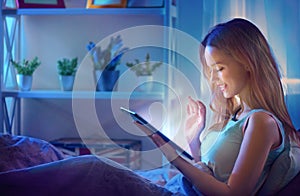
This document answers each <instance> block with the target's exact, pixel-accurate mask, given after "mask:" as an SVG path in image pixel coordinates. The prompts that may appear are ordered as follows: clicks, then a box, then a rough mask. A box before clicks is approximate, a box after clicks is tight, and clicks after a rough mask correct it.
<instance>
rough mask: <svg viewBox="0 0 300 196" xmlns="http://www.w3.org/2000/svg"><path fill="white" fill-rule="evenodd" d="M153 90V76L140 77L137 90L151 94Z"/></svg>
mask: <svg viewBox="0 0 300 196" xmlns="http://www.w3.org/2000/svg"><path fill="white" fill-rule="evenodd" d="M152 89H153V76H152V75H150V76H138V87H137V90H138V91H141V92H151V91H152Z"/></svg>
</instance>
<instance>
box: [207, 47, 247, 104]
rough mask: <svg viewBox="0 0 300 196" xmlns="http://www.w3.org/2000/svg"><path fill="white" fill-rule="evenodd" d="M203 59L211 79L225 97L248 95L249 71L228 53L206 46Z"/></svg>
mask: <svg viewBox="0 0 300 196" xmlns="http://www.w3.org/2000/svg"><path fill="white" fill-rule="evenodd" d="M205 60H206V63H207V65H208V67H209V68H210V70H211V80H212V82H214V83H216V85H217V86H218V88H219V89H220V91H222V93H223V96H224V97H225V98H232V97H234V96H235V95H239V96H240V97H241V98H242V97H245V96H248V92H249V91H248V90H247V89H248V83H249V72H248V71H247V70H246V69H245V68H244V66H243V65H241V64H240V63H239V62H237V61H236V60H235V59H233V57H231V56H230V55H228V54H226V53H224V52H222V51H221V50H219V49H217V48H215V47H211V46H207V47H206V48H205Z"/></svg>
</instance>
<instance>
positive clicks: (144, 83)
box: [126, 53, 162, 91]
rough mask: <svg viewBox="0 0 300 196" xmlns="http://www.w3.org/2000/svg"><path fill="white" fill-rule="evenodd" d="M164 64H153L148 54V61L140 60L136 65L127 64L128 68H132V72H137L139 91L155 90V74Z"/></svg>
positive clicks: (136, 61) (136, 60)
mask: <svg viewBox="0 0 300 196" xmlns="http://www.w3.org/2000/svg"><path fill="white" fill-rule="evenodd" d="M161 64H162V62H153V63H152V62H151V61H150V54H149V53H147V55H146V61H145V62H140V60H138V59H135V62H134V63H129V62H127V63H126V66H127V67H129V68H130V70H131V71H133V72H135V74H136V76H137V77H138V84H139V87H138V90H139V91H151V90H152V88H153V72H154V71H155V70H156V68H158V67H160V66H161Z"/></svg>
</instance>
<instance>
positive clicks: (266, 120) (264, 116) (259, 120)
mask: <svg viewBox="0 0 300 196" xmlns="http://www.w3.org/2000/svg"><path fill="white" fill-rule="evenodd" d="M249 123H250V124H252V125H255V126H259V127H265V128H275V129H276V128H277V127H278V125H277V122H276V120H275V119H274V117H273V116H271V115H270V114H268V113H266V112H263V111H261V112H255V113H253V114H251V115H250V116H249Z"/></svg>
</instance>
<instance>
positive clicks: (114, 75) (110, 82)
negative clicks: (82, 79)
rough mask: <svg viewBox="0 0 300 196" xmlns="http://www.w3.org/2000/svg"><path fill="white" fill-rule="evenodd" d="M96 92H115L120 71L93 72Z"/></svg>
mask: <svg viewBox="0 0 300 196" xmlns="http://www.w3.org/2000/svg"><path fill="white" fill-rule="evenodd" d="M94 74H95V75H94V76H95V83H96V91H116V90H117V89H118V79H119V76H120V71H119V70H115V71H108V70H95V72H94Z"/></svg>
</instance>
